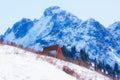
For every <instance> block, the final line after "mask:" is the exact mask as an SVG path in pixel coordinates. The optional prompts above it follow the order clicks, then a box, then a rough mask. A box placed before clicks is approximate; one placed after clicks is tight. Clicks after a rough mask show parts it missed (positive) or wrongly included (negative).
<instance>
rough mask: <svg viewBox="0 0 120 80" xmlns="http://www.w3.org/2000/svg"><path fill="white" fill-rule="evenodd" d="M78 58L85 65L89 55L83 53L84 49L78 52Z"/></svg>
mask: <svg viewBox="0 0 120 80" xmlns="http://www.w3.org/2000/svg"><path fill="white" fill-rule="evenodd" d="M80 56H81V59H82V60H83V61H84V62H85V63H88V62H89V55H88V54H87V53H86V52H85V49H81V50H80Z"/></svg>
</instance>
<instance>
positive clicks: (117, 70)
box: [114, 63, 119, 75]
mask: <svg viewBox="0 0 120 80" xmlns="http://www.w3.org/2000/svg"><path fill="white" fill-rule="evenodd" d="M114 71H115V74H116V75H118V74H119V68H118V64H117V63H115V65H114Z"/></svg>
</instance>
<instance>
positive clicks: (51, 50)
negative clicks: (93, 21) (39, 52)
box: [43, 45, 63, 58]
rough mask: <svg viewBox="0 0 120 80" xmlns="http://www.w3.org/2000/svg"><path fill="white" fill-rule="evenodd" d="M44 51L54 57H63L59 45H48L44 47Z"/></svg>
mask: <svg viewBox="0 0 120 80" xmlns="http://www.w3.org/2000/svg"><path fill="white" fill-rule="evenodd" d="M43 53H45V54H48V55H50V56H54V57H58V58H60V57H62V56H63V55H62V50H61V48H60V46H59V45H53V46H48V47H45V48H44V49H43Z"/></svg>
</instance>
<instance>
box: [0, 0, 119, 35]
mask: <svg viewBox="0 0 120 80" xmlns="http://www.w3.org/2000/svg"><path fill="white" fill-rule="evenodd" d="M54 5H57V6H60V7H61V8H62V9H63V10H67V11H69V12H71V13H72V14H74V15H76V16H78V17H79V18H80V19H82V20H86V19H89V18H94V19H96V20H97V21H99V22H100V23H102V24H103V25H104V26H106V27H107V26H109V25H110V24H112V23H114V22H115V21H119V20H120V9H119V8H120V0H0V34H1V33H4V32H5V31H6V30H7V28H8V27H12V25H13V24H14V23H15V22H17V21H19V20H21V19H22V18H23V17H24V18H30V19H32V20H33V19H34V18H37V19H39V18H40V17H41V16H42V14H43V12H44V10H45V9H46V8H48V7H49V6H54Z"/></svg>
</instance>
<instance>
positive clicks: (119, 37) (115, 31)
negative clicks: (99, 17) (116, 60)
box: [108, 22, 120, 44]
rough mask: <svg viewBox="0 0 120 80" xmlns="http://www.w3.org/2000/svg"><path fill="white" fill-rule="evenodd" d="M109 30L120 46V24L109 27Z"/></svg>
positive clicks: (116, 23)
mask: <svg viewBox="0 0 120 80" xmlns="http://www.w3.org/2000/svg"><path fill="white" fill-rule="evenodd" d="M108 30H109V32H110V33H111V34H112V35H113V36H114V38H115V39H116V41H117V42H118V43H119V44H120V22H115V23H113V24H112V25H110V26H109V27H108Z"/></svg>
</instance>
